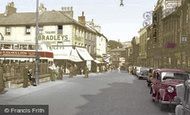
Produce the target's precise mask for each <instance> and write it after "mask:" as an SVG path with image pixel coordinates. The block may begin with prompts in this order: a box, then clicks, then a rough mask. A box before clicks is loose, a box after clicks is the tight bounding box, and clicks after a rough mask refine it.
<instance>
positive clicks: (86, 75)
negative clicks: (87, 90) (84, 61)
mask: <svg viewBox="0 0 190 115" xmlns="http://www.w3.org/2000/svg"><path fill="white" fill-rule="evenodd" d="M84 74H85V75H84V78H88V74H89V69H88V67H87V66H86V65H85V66H84Z"/></svg>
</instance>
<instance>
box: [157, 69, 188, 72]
mask: <svg viewBox="0 0 190 115" xmlns="http://www.w3.org/2000/svg"><path fill="white" fill-rule="evenodd" d="M156 71H159V72H180V73H186V72H185V71H184V70H181V69H168V68H162V69H156Z"/></svg>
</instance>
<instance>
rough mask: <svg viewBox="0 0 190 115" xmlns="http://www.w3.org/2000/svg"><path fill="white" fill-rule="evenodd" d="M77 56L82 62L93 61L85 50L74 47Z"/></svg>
mask: <svg viewBox="0 0 190 115" xmlns="http://www.w3.org/2000/svg"><path fill="white" fill-rule="evenodd" d="M76 49H77V51H78V53H79V55H80V56H81V57H82V58H83V60H88V61H91V60H94V59H93V58H92V57H91V55H90V54H89V53H88V51H87V49H85V48H79V47H76Z"/></svg>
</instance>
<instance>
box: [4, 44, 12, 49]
mask: <svg viewBox="0 0 190 115" xmlns="http://www.w3.org/2000/svg"><path fill="white" fill-rule="evenodd" d="M3 49H11V45H10V44H4V46H3Z"/></svg>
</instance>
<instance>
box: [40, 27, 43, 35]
mask: <svg viewBox="0 0 190 115" xmlns="http://www.w3.org/2000/svg"><path fill="white" fill-rule="evenodd" d="M42 33H43V26H39V34H42Z"/></svg>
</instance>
